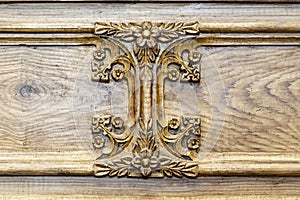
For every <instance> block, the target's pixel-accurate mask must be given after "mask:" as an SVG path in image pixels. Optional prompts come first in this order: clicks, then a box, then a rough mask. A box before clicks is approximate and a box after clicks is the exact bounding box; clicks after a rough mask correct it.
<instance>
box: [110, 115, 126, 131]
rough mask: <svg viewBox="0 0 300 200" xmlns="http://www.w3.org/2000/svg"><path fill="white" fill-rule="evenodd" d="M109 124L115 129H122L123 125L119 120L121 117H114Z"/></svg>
mask: <svg viewBox="0 0 300 200" xmlns="http://www.w3.org/2000/svg"><path fill="white" fill-rule="evenodd" d="M111 123H112V125H113V126H114V127H115V128H117V129H120V128H122V127H123V125H124V121H123V120H122V119H121V117H114V118H113V119H112V121H111Z"/></svg>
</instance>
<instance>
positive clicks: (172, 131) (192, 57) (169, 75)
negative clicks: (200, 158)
mask: <svg viewBox="0 0 300 200" xmlns="http://www.w3.org/2000/svg"><path fill="white" fill-rule="evenodd" d="M198 46H199V44H198V42H196V41H195V39H192V38H190V39H184V40H179V41H177V42H176V43H173V44H172V45H170V46H169V47H168V48H167V49H166V50H165V51H164V52H163V53H162V55H161V56H160V59H159V61H158V71H157V123H158V128H159V131H158V133H159V136H160V138H161V141H162V143H163V144H164V146H165V148H166V149H168V150H169V151H170V152H171V153H172V154H173V155H175V156H177V157H181V158H188V159H193V158H195V157H197V154H198V152H199V150H200V137H201V129H200V125H201V119H200V117H199V116H178V117H174V118H172V119H169V120H166V118H165V113H164V110H165V109H164V96H165V95H164V90H165V81H172V82H175V81H180V82H182V83H183V84H184V83H197V84H200V79H201V73H200V71H201V56H202V55H201V53H200V51H199V50H197V47H198Z"/></svg>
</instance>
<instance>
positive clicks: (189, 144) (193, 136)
mask: <svg viewBox="0 0 300 200" xmlns="http://www.w3.org/2000/svg"><path fill="white" fill-rule="evenodd" d="M198 27H199V24H198V23H197V22H190V23H182V22H179V23H151V22H143V23H100V22H99V23H96V25H95V34H96V35H98V36H100V37H101V38H102V39H103V43H102V44H101V45H100V46H97V49H96V50H95V52H94V58H93V61H92V76H91V78H92V80H93V81H97V82H103V83H108V82H110V81H118V82H124V84H127V85H128V94H129V95H128V96H129V99H128V102H129V105H128V118H127V119H122V118H121V117H119V116H112V115H107V114H105V113H99V114H98V115H96V116H94V117H93V119H92V134H93V146H94V148H96V149H97V150H100V152H101V156H100V157H99V158H98V159H97V160H96V161H95V164H94V170H95V175H96V176H111V177H112V176H118V177H123V176H130V177H163V176H168V177H172V176H176V177H183V176H186V177H196V176H197V175H198V171H199V169H198V168H199V166H198V164H197V162H195V157H196V156H197V154H198V152H199V149H200V137H201V131H200V126H201V119H200V117H199V116H181V117H180V118H176V117H175V118H172V119H170V120H168V121H167V120H166V119H165V116H164V85H165V81H172V82H175V81H180V82H186V83H190V82H193V83H198V84H200V79H201V71H200V70H201V65H200V63H201V53H200V52H199V51H198V50H197V46H199V44H198V43H197V42H195V40H194V39H195V36H197V35H198V34H199V32H200V31H199V28H198ZM163 47H164V48H163ZM184 54H185V55H186V56H183V55H184Z"/></svg>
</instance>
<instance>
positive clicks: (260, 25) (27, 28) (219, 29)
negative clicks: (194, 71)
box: [0, 21, 300, 33]
mask: <svg viewBox="0 0 300 200" xmlns="http://www.w3.org/2000/svg"><path fill="white" fill-rule="evenodd" d="M198 29H199V32H200V33H300V22H284V23H282V22H232V23H230V22H201V21H200V22H199V26H198ZM93 32H94V25H93V24H90V23H72V24H63V23H58V24H55V23H19V24H11V23H4V22H0V33H93Z"/></svg>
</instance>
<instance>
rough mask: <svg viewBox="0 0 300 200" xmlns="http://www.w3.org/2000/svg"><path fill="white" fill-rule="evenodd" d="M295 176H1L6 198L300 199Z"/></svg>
mask: <svg viewBox="0 0 300 200" xmlns="http://www.w3.org/2000/svg"><path fill="white" fill-rule="evenodd" d="M299 185H300V179H299V178H295V177H290V178H287V177H276V178H270V177H266V178H257V177H199V178H197V179H190V180H187V179H150V180H143V179H122V180H121V179H115V178H104V179H97V178H93V177H0V197H1V198H5V199H95V198H96V199H162V198H167V199H297V198H298V197H299V195H300V193H299V191H300V188H299Z"/></svg>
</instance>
